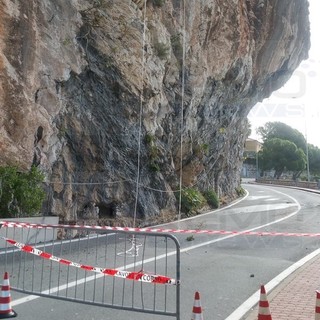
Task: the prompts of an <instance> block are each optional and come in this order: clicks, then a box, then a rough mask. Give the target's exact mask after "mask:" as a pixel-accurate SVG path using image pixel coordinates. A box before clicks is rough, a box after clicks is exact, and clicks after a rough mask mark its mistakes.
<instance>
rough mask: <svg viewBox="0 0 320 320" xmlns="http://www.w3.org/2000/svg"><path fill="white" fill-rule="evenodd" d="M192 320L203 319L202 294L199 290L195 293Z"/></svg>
mask: <svg viewBox="0 0 320 320" xmlns="http://www.w3.org/2000/svg"><path fill="white" fill-rule="evenodd" d="M191 320H203V316H202V308H201V302H200V294H199V292H198V291H196V293H195V295H194V304H193V309H192V316H191Z"/></svg>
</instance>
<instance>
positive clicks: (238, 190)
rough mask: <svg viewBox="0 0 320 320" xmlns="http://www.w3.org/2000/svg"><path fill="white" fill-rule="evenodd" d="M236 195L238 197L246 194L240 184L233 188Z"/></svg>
mask: <svg viewBox="0 0 320 320" xmlns="http://www.w3.org/2000/svg"><path fill="white" fill-rule="evenodd" d="M235 190H236V193H237V196H238V197H242V196H244V195H245V194H246V190H244V189H243V188H242V187H241V186H239V187H238V188H236V189H235Z"/></svg>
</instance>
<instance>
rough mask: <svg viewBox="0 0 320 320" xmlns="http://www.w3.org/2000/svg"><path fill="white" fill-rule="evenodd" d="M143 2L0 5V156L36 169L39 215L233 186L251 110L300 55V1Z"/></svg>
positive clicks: (304, 12)
mask: <svg viewBox="0 0 320 320" xmlns="http://www.w3.org/2000/svg"><path fill="white" fill-rule="evenodd" d="M146 1H147V2H146V3H145V1H144V0H90V1H89V0H68V1H65V0H54V1H53V0H30V1H23V0H1V2H0V81H1V82H0V165H5V164H17V165H19V166H20V167H21V168H22V169H28V168H30V166H31V165H32V164H34V165H37V166H38V167H39V168H41V169H42V170H43V171H44V172H45V173H46V177H47V183H46V189H47V194H48V196H47V200H46V203H45V206H44V214H54V215H59V216H61V217H62V218H63V219H65V220H78V219H81V218H83V219H86V218H92V219H97V218H98V217H102V216H107V217H109V216H110V217H120V216H123V217H133V216H134V217H136V218H142V219H149V218H151V217H156V216H162V215H165V214H166V213H167V212H176V211H177V208H178V207H179V205H178V201H177V197H176V191H177V190H179V188H180V185H182V186H183V187H195V188H198V189H199V190H202V191H204V190H208V189H214V190H216V191H217V192H218V193H219V195H220V197H232V196H233V195H234V193H235V188H236V187H238V186H239V183H240V168H241V160H242V152H243V146H244V141H245V138H246V135H247V131H248V124H247V118H246V116H247V114H248V112H249V111H250V109H251V108H252V106H253V105H254V104H256V103H257V102H258V101H261V100H262V99H263V98H265V97H268V96H269V95H270V94H271V92H272V91H274V90H276V89H278V88H280V87H281V86H282V85H283V84H284V83H285V82H286V81H287V80H288V79H289V77H290V76H291V75H292V73H293V71H294V70H295V69H296V67H297V66H298V65H299V63H300V62H301V61H302V60H303V59H306V58H307V55H308V49H309V47H310V42H309V20H308V1H307V0H273V1H268V0H228V1H226V0H198V1H192V0H188V1H182V0H179V1H178V0H165V1H164V0H163V1H161V0H146ZM184 3H185V6H184ZM181 183H182V184H181ZM178 198H179V197H178Z"/></svg>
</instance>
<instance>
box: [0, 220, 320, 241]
mask: <svg viewBox="0 0 320 320" xmlns="http://www.w3.org/2000/svg"><path fill="white" fill-rule="evenodd" d="M1 225H2V226H3V227H7V228H15V227H16V228H31V229H44V228H48V229H49V228H72V229H96V230H107V231H129V232H151V233H182V234H190V233H192V234H212V235H214V234H222V235H230V234H232V235H248V236H284V237H320V233H295V232H268V231H227V230H200V229H187V230H186V229H161V228H130V227H111V226H86V225H83V226H80V225H64V224H35V223H26V222H11V221H0V226H1Z"/></svg>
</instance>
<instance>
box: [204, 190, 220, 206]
mask: <svg viewBox="0 0 320 320" xmlns="http://www.w3.org/2000/svg"><path fill="white" fill-rule="evenodd" d="M203 195H204V197H205V199H206V200H207V203H208V205H209V206H210V207H211V208H214V209H217V208H219V205H220V201H219V198H218V196H217V194H216V192H215V191H214V190H208V191H206V192H205V193H204V194H203Z"/></svg>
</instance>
